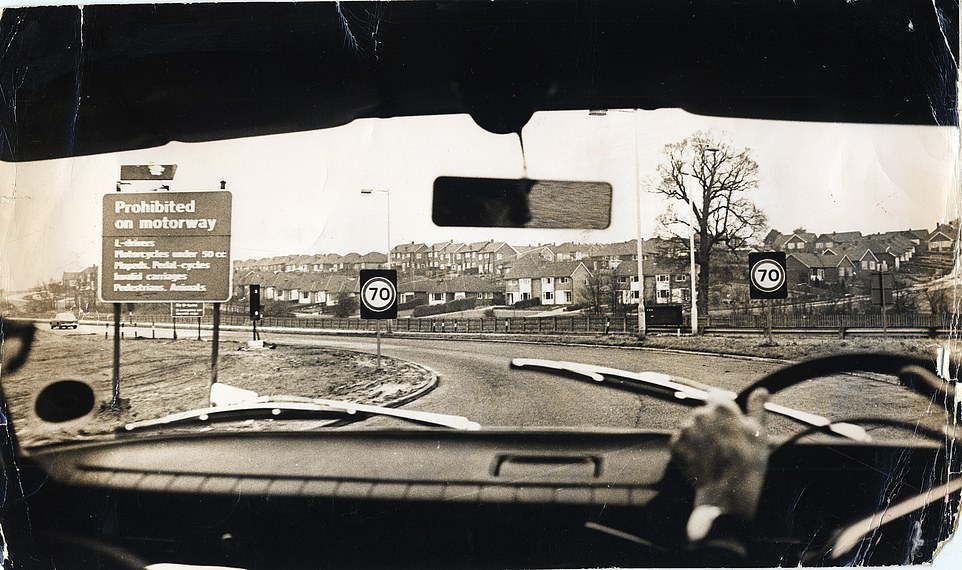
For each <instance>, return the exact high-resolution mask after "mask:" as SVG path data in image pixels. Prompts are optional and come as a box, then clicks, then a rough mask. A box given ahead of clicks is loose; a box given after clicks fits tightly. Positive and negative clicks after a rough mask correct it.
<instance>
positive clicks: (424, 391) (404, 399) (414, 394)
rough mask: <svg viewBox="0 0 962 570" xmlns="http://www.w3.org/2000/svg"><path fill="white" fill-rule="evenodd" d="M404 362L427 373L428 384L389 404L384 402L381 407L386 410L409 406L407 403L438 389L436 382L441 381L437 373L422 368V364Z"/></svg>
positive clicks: (428, 368)
mask: <svg viewBox="0 0 962 570" xmlns="http://www.w3.org/2000/svg"><path fill="white" fill-rule="evenodd" d="M398 360H400V359H398ZM404 362H407V363H409V364H413V365H415V366H417V367H419V368H421V369H423V370H425V371H427V373H428V374H430V376H431V377H430V378H429V379H428V383H427V384H426V385H424V386H422V387H421V388H419V389H417V390H415V391H414V392H411V393H410V394H407V395H406V396H402V397H400V398H398V399H397V400H392V401H390V402H385V403H384V404H381V405H383V406H384V407H386V408H399V407H401V406H403V405H405V404H409V403H411V402H413V401H414V400H417V399H418V398H421V397H422V396H426V395H427V394H429V393H431V392H432V391H433V390H434V389H435V388H437V387H438V382H440V380H441V375H440V374H438V373H437V371H435V370H434V369H432V368H430V367H428V366H424V365H423V364H419V363H417V362H412V361H410V360H405V361H404Z"/></svg>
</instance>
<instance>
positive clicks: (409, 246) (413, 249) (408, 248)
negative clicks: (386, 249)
mask: <svg viewBox="0 0 962 570" xmlns="http://www.w3.org/2000/svg"><path fill="white" fill-rule="evenodd" d="M425 249H428V246H426V245H424V244H423V243H415V242H413V241H412V242H411V243H399V244H397V245H396V246H394V247H392V248H391V253H417V252H419V251H423V250H425Z"/></svg>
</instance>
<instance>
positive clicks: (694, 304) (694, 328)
mask: <svg viewBox="0 0 962 570" xmlns="http://www.w3.org/2000/svg"><path fill="white" fill-rule="evenodd" d="M699 148H700V149H701V150H702V152H703V153H705V152H710V153H712V155H714V154H715V153H716V152H718V149H717V148H713V147H710V146H707V145H699ZM702 160H704V158H702ZM689 176H691V175H690V174H689ZM704 190H705V189H702V191H704ZM690 206H691V224H690V226H691V232H689V234H688V250H689V255H690V264H691V276H690V277H689V281H691V333H692V334H698V286H697V284H696V283H695V279H696V277H697V268H696V266H695V231H696V225H697V224H698V216H696V215H695V202H694V200H692V201H691V203H690ZM702 215H703V216H704V215H705V213H704V212H702Z"/></svg>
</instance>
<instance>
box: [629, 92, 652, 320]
mask: <svg viewBox="0 0 962 570" xmlns="http://www.w3.org/2000/svg"><path fill="white" fill-rule="evenodd" d="M634 127H635V128H634V129H633V130H634V134H635V199H636V200H635V202H636V204H637V207H638V212H637V216H636V218H637V223H638V250H637V251H636V252H635V253H636V254H637V256H638V336H639V337H641V338H645V334H646V333H647V332H648V331H647V328H646V326H645V271H644V259H645V251H644V246H643V245H642V239H641V174H640V172H639V170H638V169H639V166H638V109H635V112H634ZM628 291H631V286H630V285H629V287H628Z"/></svg>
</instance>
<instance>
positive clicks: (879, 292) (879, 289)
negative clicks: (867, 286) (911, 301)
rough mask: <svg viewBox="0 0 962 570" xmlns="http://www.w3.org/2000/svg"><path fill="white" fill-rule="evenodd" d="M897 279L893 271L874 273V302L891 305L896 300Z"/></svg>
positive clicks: (874, 303) (875, 303)
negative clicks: (895, 279)
mask: <svg viewBox="0 0 962 570" xmlns="http://www.w3.org/2000/svg"><path fill="white" fill-rule="evenodd" d="M894 285H895V281H894V279H893V278H892V274H891V273H885V272H877V273H874V274H873V275H872V304H873V305H881V306H886V305H891V304H892V303H893V301H894V295H893V289H894V288H895V286H894Z"/></svg>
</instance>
